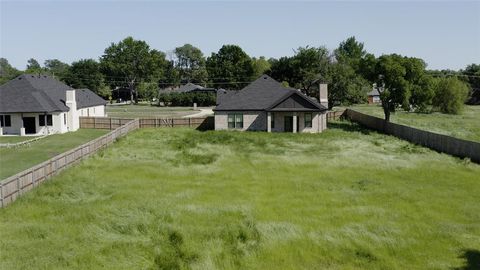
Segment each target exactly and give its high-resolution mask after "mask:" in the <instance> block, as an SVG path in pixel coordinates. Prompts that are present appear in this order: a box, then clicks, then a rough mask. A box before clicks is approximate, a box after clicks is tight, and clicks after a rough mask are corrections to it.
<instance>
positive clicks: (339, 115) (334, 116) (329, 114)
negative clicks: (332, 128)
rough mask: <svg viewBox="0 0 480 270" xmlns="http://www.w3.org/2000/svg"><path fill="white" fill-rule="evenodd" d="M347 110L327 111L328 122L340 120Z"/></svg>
mask: <svg viewBox="0 0 480 270" xmlns="http://www.w3.org/2000/svg"><path fill="white" fill-rule="evenodd" d="M344 113H345V110H343V111H334V112H327V122H328V121H334V120H338V119H340V118H342V117H343V115H344Z"/></svg>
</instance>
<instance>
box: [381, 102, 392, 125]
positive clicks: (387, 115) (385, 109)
mask: <svg viewBox="0 0 480 270" xmlns="http://www.w3.org/2000/svg"><path fill="white" fill-rule="evenodd" d="M382 108H383V113H384V114H385V121H387V122H390V106H389V105H388V103H387V104H384V103H382Z"/></svg>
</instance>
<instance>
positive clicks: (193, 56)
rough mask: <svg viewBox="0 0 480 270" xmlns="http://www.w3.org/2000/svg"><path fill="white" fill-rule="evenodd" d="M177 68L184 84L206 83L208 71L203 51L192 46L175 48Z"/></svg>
mask: <svg viewBox="0 0 480 270" xmlns="http://www.w3.org/2000/svg"><path fill="white" fill-rule="evenodd" d="M175 56H176V61H175V68H176V69H177V70H178V72H179V76H180V80H181V81H182V82H193V83H205V82H206V81H207V77H208V76H207V69H206V63H205V57H204V56H203V53H202V51H201V50H200V49H199V48H197V47H194V46H192V45H190V44H185V45H183V46H181V47H177V48H175Z"/></svg>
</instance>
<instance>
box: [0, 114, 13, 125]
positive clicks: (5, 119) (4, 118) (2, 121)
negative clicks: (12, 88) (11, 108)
mask: <svg viewBox="0 0 480 270" xmlns="http://www.w3.org/2000/svg"><path fill="white" fill-rule="evenodd" d="M11 126H12V119H11V118H10V115H8V114H7V115H0V127H11Z"/></svg>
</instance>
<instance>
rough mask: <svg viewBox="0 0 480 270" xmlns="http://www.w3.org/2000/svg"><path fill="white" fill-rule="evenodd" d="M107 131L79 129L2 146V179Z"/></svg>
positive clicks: (0, 166) (0, 175) (0, 161)
mask: <svg viewBox="0 0 480 270" xmlns="http://www.w3.org/2000/svg"><path fill="white" fill-rule="evenodd" d="M107 132H108V131H107V130H101V129H79V130H77V131H75V132H67V133H64V134H55V135H50V136H48V137H45V138H43V139H40V140H38V141H34V142H32V143H30V144H27V145H22V146H18V147H12V148H0V180H2V179H4V178H7V177H8V176H12V175H14V174H16V173H19V172H21V171H23V170H26V169H28V168H30V167H32V166H33V165H36V164H39V163H41V162H43V161H45V160H47V159H49V158H52V157H54V156H56V155H58V154H61V153H63V152H65V151H67V150H70V149H73V148H75V147H76V146H79V145H81V144H84V143H86V142H89V141H91V140H93V139H95V138H97V137H100V136H101V135H103V134H106V133H107ZM16 138H25V137H16ZM19 140H20V139H19ZM0 142H2V141H0Z"/></svg>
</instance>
